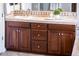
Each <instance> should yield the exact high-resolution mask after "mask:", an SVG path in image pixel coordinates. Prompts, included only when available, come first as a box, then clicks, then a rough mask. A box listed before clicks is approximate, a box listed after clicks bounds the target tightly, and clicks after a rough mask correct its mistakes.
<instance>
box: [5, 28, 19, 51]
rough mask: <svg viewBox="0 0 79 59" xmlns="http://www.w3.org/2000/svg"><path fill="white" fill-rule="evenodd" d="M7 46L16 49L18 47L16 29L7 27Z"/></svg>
mask: <svg viewBox="0 0 79 59" xmlns="http://www.w3.org/2000/svg"><path fill="white" fill-rule="evenodd" d="M8 31H9V32H8V35H7V36H8V38H7V42H6V44H7V48H8V49H13V50H17V49H18V29H17V28H14V27H10V28H9V29H8Z"/></svg>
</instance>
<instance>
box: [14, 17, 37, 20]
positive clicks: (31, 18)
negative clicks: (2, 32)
mask: <svg viewBox="0 0 79 59" xmlns="http://www.w3.org/2000/svg"><path fill="white" fill-rule="evenodd" d="M14 18H17V19H27V20H34V19H37V17H34V16H14Z"/></svg>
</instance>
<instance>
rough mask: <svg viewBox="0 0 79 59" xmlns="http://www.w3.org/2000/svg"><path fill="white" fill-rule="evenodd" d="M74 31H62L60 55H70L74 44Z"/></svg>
mask: <svg viewBox="0 0 79 59" xmlns="http://www.w3.org/2000/svg"><path fill="white" fill-rule="evenodd" d="M74 34H75V33H74V32H62V33H61V35H62V37H61V39H62V55H71V53H72V49H73V44H74V39H75V36H74Z"/></svg>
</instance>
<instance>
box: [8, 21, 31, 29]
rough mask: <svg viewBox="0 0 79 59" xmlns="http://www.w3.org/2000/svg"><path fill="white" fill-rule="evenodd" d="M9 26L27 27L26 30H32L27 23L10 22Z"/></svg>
mask: <svg viewBox="0 0 79 59" xmlns="http://www.w3.org/2000/svg"><path fill="white" fill-rule="evenodd" d="M7 24H8V26H10V27H26V28H30V24H29V23H26V22H15V21H8V22H7Z"/></svg>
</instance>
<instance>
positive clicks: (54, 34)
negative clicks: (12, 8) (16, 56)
mask: <svg viewBox="0 0 79 59" xmlns="http://www.w3.org/2000/svg"><path fill="white" fill-rule="evenodd" d="M5 26H6V28H5V29H6V30H5V31H6V35H5V36H6V40H5V43H6V44H5V45H6V49H9V50H18V51H30V52H36V53H46V54H52V55H71V54H72V49H73V44H74V40H75V25H66V24H45V23H30V22H16V21H6V25H5Z"/></svg>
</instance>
